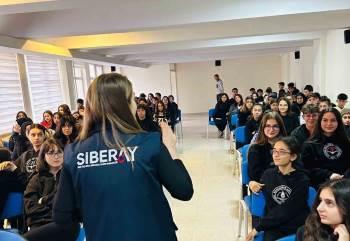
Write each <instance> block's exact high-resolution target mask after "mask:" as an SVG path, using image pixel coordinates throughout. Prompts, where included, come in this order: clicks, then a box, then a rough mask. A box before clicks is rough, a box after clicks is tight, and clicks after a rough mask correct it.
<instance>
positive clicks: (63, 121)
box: [54, 115, 78, 147]
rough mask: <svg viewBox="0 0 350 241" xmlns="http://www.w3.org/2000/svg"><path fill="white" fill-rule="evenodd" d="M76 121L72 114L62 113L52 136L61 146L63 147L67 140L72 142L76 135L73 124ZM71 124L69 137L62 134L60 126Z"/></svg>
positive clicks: (76, 130)
mask: <svg viewBox="0 0 350 241" xmlns="http://www.w3.org/2000/svg"><path fill="white" fill-rule="evenodd" d="M75 124H76V121H75V119H74V117H73V116H71V115H64V116H62V118H61V119H60V123H59V125H58V126H57V127H56V132H55V134H54V138H55V139H57V140H58V141H59V142H61V146H62V147H64V146H65V145H66V144H67V143H68V142H73V141H75V139H76V138H77V136H78V129H77V127H76V126H75ZM66 125H67V126H71V127H72V128H73V129H72V133H71V134H70V135H69V137H67V136H65V135H64V134H63V131H62V128H63V127H64V126H66Z"/></svg>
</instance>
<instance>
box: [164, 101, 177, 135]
mask: <svg viewBox="0 0 350 241" xmlns="http://www.w3.org/2000/svg"><path fill="white" fill-rule="evenodd" d="M162 100H163V103H164V106H165V109H166V112H167V114H166V115H167V116H168V118H169V119H168V120H169V125H170V126H171V128H172V129H173V130H174V127H175V121H176V115H177V109H175V108H174V106H173V105H172V104H171V103H170V101H169V98H168V96H163V99H162Z"/></svg>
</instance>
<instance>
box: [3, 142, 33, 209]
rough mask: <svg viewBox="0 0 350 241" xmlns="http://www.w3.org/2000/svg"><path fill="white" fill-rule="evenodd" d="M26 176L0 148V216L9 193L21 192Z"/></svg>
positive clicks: (8, 152) (5, 150) (6, 152)
mask: <svg viewBox="0 0 350 241" xmlns="http://www.w3.org/2000/svg"><path fill="white" fill-rule="evenodd" d="M26 181H27V180H26V176H25V175H24V173H23V172H21V171H20V170H19V168H17V167H16V166H15V164H13V163H12V161H11V153H10V151H9V150H8V149H6V148H0V186H1V188H0V214H1V213H2V211H3V209H4V206H5V203H6V200H7V196H8V194H9V193H10V192H23V191H24V189H25V183H26Z"/></svg>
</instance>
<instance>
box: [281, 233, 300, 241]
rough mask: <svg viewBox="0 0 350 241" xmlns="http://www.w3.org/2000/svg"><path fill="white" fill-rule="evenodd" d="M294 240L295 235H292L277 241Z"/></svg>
mask: <svg viewBox="0 0 350 241" xmlns="http://www.w3.org/2000/svg"><path fill="white" fill-rule="evenodd" d="M294 240H296V235H295V234H292V235H289V236H286V237H283V238H280V239H277V241H294Z"/></svg>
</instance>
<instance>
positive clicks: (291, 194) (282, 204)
mask: <svg viewBox="0 0 350 241" xmlns="http://www.w3.org/2000/svg"><path fill="white" fill-rule="evenodd" d="M260 182H261V183H263V184H265V186H264V187H263V193H264V196H265V203H266V204H265V214H264V216H263V217H262V218H261V219H260V222H259V224H258V226H257V227H255V229H256V230H257V231H258V232H260V231H267V230H279V231H282V232H290V233H296V231H297V229H298V227H300V226H301V225H303V224H304V223H305V219H306V217H307V216H308V214H309V207H308V204H307V199H308V193H309V178H308V177H307V175H306V174H305V172H303V171H301V170H295V171H293V172H291V173H289V174H287V175H283V174H282V173H281V172H280V171H279V169H278V168H277V167H276V168H273V169H268V170H266V171H265V172H264V174H263V176H262V177H261V181H260Z"/></svg>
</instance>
